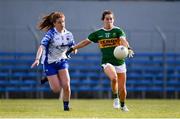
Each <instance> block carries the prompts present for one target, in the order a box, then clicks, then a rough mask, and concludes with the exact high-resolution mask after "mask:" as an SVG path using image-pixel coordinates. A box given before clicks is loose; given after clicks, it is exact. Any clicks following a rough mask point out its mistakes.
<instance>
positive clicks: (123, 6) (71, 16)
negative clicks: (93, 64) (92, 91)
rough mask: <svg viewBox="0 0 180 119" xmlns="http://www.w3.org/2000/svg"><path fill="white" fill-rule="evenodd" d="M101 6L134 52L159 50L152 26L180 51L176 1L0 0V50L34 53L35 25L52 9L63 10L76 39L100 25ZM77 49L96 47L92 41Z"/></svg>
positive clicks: (179, 17) (38, 34) (179, 4)
mask: <svg viewBox="0 0 180 119" xmlns="http://www.w3.org/2000/svg"><path fill="white" fill-rule="evenodd" d="M105 9H109V10H112V11H113V12H114V13H115V16H116V21H115V24H116V25H117V26H120V27H121V28H123V29H124V30H125V32H126V33H127V37H128V39H129V42H130V44H131V46H132V47H133V48H134V49H135V51H136V52H161V51H162V39H161V37H160V35H159V34H158V32H157V30H156V29H155V27H156V26H159V27H160V28H161V29H162V31H163V32H164V33H165V35H166V36H167V51H168V52H178V51H179V50H180V47H179V44H180V2H142V1H141V2H140V1H139V2H122V1H121V2H120V1H73V0H71V1H68V0H67V1H65V0H64V1H61V0H0V52H2V51H5V52H36V50H37V48H36V44H38V43H39V41H40V40H41V38H42V36H43V32H40V31H39V30H37V29H36V24H37V23H38V22H39V20H40V19H41V17H42V16H43V15H46V14H48V13H50V12H52V11H63V12H64V13H65V15H66V26H67V29H69V30H70V31H71V32H72V33H73V34H74V37H75V39H76V42H79V41H81V40H83V39H84V38H86V37H87V36H88V34H89V33H90V32H92V31H94V30H95V29H97V28H100V27H102V22H101V20H100V18H101V14H102V12H103V10H105ZM36 39H37V41H36ZM80 51H81V52H89V51H90V52H91V51H92V52H98V51H99V50H98V48H97V45H96V44H92V45H91V46H88V47H86V48H84V49H83V50H80Z"/></svg>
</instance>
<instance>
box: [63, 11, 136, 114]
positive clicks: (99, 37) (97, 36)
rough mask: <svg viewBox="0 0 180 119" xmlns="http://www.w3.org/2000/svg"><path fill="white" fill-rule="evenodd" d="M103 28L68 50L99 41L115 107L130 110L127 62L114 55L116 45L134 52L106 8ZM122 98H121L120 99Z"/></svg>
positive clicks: (103, 65)
mask: <svg viewBox="0 0 180 119" xmlns="http://www.w3.org/2000/svg"><path fill="white" fill-rule="evenodd" d="M101 20H102V21H103V28H101V29H99V30H97V31H95V32H93V33H91V34H90V35H89V36H88V38H87V39H85V40H83V41H81V42H80V43H78V44H77V45H75V46H74V47H72V48H70V49H69V50H68V51H67V53H66V54H67V55H69V54H70V53H71V52H72V51H73V50H75V49H79V48H83V47H85V46H87V45H89V44H90V43H92V42H94V43H98V45H99V48H100V50H101V53H102V67H103V70H104V72H105V74H106V75H107V76H108V77H109V79H110V80H111V88H112V92H113V98H114V102H113V107H114V108H118V109H119V108H120V109H121V110H122V111H126V112H127V111H129V110H128V108H127V106H126V105H125V100H126V95H127V92H126V64H125V60H124V59H122V60H118V59H116V58H115V57H114V55H113V51H114V48H115V47H116V46H119V45H124V46H126V47H127V48H128V49H129V54H128V55H129V57H132V56H133V54H134V52H133V50H132V49H131V48H130V46H129V43H128V41H127V40H126V35H125V33H124V32H123V30H122V29H120V28H119V27H116V26H114V14H113V12H111V11H109V10H105V11H104V12H103V14H102V18H101ZM119 99H120V100H119Z"/></svg>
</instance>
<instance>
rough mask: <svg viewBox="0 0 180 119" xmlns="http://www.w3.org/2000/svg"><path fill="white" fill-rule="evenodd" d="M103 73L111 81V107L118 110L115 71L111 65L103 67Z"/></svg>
mask: <svg viewBox="0 0 180 119" xmlns="http://www.w3.org/2000/svg"><path fill="white" fill-rule="evenodd" d="M104 72H105V74H106V75H107V76H108V77H109V79H110V80H111V88H112V92H113V99H114V102H113V107H114V108H116V109H117V108H120V104H119V97H118V81H117V78H118V77H117V74H116V70H115V68H114V66H113V65H111V64H107V65H106V66H105V67H104Z"/></svg>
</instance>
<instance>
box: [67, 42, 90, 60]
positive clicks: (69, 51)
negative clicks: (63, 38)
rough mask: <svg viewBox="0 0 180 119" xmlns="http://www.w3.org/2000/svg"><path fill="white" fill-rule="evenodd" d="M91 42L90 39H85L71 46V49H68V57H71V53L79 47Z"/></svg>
mask: <svg viewBox="0 0 180 119" xmlns="http://www.w3.org/2000/svg"><path fill="white" fill-rule="evenodd" d="M90 43H91V41H90V40H88V39H85V40H83V41H81V42H79V43H78V44H77V45H75V46H73V47H71V48H69V49H68V50H67V52H66V56H67V57H68V58H70V54H71V53H72V52H73V51H76V50H77V49H80V48H83V47H85V46H87V45H89V44H90Z"/></svg>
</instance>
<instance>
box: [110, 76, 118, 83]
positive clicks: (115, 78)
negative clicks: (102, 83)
mask: <svg viewBox="0 0 180 119" xmlns="http://www.w3.org/2000/svg"><path fill="white" fill-rule="evenodd" d="M117 78H118V77H117V75H112V76H111V77H110V79H111V80H112V81H113V82H117Z"/></svg>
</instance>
